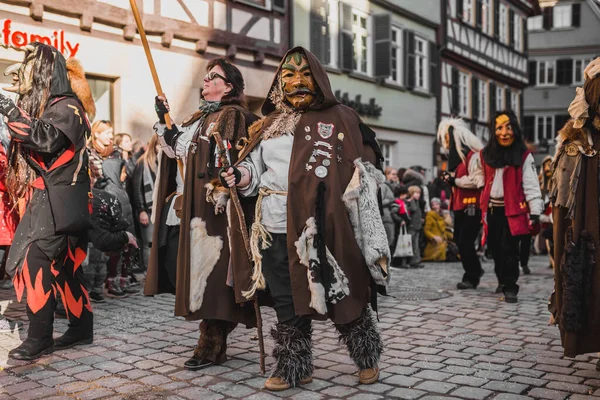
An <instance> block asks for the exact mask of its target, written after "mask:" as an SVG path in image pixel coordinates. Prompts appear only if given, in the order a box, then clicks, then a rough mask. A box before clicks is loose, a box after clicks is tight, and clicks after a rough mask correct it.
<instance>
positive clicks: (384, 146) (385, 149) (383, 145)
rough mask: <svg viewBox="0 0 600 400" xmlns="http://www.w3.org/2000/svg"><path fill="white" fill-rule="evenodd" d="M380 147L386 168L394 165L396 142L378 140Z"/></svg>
mask: <svg viewBox="0 0 600 400" xmlns="http://www.w3.org/2000/svg"><path fill="white" fill-rule="evenodd" d="M378 143H379V148H380V149H381V154H382V155H383V167H384V169H385V168H387V167H392V166H393V165H394V157H393V154H394V151H393V150H394V145H395V144H396V142H392V141H390V140H378Z"/></svg>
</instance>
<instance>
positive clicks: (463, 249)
mask: <svg viewBox="0 0 600 400" xmlns="http://www.w3.org/2000/svg"><path fill="white" fill-rule="evenodd" d="M437 139H438V142H439V143H440V144H441V145H442V146H443V147H444V149H446V151H447V152H448V172H447V173H446V174H445V175H444V179H445V180H446V181H447V182H448V183H450V185H451V186H452V198H451V200H450V207H451V208H452V211H453V212H454V241H455V242H456V244H457V246H458V252H459V254H460V261H461V263H462V266H463V269H464V270H465V273H464V275H463V277H462V281H461V282H459V283H458V284H457V285H456V287H457V288H458V289H475V288H477V286H478V285H479V280H480V279H481V276H482V275H483V269H482V268H481V262H480V261H479V257H478V256H477V250H476V248H475V242H476V241H477V236H478V235H479V232H480V231H481V208H480V207H479V189H480V188H481V187H483V183H484V182H483V176H482V175H481V174H480V173H478V171H480V170H481V161H480V159H479V151H480V150H481V149H482V148H483V143H481V140H479V138H478V137H477V136H475V135H474V134H473V133H472V132H471V131H470V130H469V128H468V127H467V124H465V122H464V121H463V120H462V119H457V118H455V119H450V118H444V119H443V120H442V122H440V125H439V127H438V134H437Z"/></svg>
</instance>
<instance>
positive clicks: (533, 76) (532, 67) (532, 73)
mask: <svg viewBox="0 0 600 400" xmlns="http://www.w3.org/2000/svg"><path fill="white" fill-rule="evenodd" d="M536 83H537V61H529V86H534V85H535V84H536Z"/></svg>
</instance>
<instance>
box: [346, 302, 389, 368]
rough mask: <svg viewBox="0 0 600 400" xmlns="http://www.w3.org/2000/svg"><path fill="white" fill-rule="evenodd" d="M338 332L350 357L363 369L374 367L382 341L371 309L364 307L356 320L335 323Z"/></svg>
mask: <svg viewBox="0 0 600 400" xmlns="http://www.w3.org/2000/svg"><path fill="white" fill-rule="evenodd" d="M335 327H336V329H337V330H338V332H339V334H340V342H343V343H344V344H345V345H346V347H348V352H349V353H350V358H351V359H352V361H354V363H355V364H356V366H357V367H358V368H359V369H361V370H363V369H368V368H375V367H377V366H378V364H379V359H380V358H381V353H383V342H382V340H381V334H380V333H379V329H378V328H377V324H376V322H375V319H374V318H373V313H372V312H371V309H370V308H368V307H366V308H365V309H364V310H363V313H362V315H361V316H360V318H358V319H357V320H356V321H353V322H351V323H349V324H343V325H339V324H336V325H335Z"/></svg>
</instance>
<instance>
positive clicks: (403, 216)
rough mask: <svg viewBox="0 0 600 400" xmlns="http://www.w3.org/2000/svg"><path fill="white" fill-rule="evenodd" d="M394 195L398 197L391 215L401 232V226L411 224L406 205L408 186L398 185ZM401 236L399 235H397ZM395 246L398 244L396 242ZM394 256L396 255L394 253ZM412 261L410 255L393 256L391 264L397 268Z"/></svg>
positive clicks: (404, 266) (392, 207)
mask: <svg viewBox="0 0 600 400" xmlns="http://www.w3.org/2000/svg"><path fill="white" fill-rule="evenodd" d="M394 195H395V196H396V199H395V200H394V202H393V203H392V205H391V207H390V208H391V212H390V214H391V217H392V220H393V221H394V224H395V225H396V228H398V229H396V231H395V232H399V231H400V228H401V227H403V226H408V224H410V215H409V214H408V207H407V206H406V198H407V197H408V188H407V187H406V186H398V187H396V188H395V190H394ZM396 236H397V238H399V237H400V236H399V235H396ZM396 242H397V241H396ZM395 246H398V244H397V243H396V244H395ZM392 256H394V255H393V254H392ZM409 261H410V257H396V256H394V257H393V258H392V263H391V265H392V266H393V267H397V268H406V267H407V265H408V262H409Z"/></svg>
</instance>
